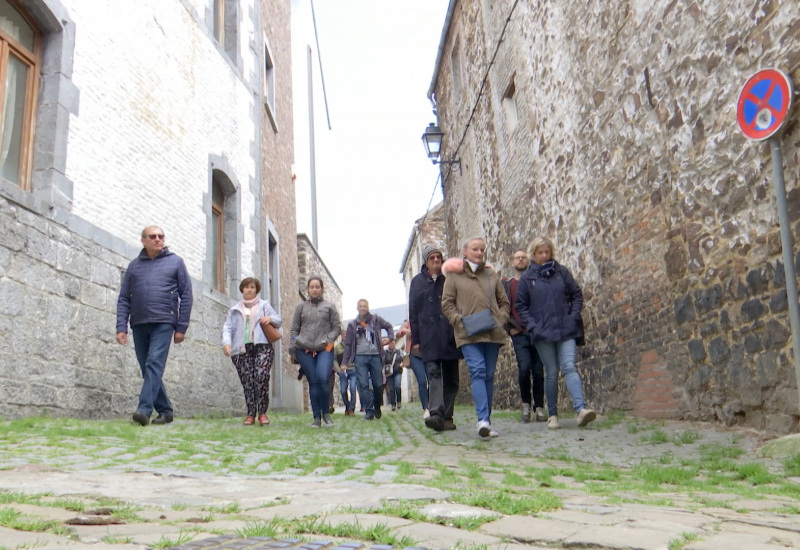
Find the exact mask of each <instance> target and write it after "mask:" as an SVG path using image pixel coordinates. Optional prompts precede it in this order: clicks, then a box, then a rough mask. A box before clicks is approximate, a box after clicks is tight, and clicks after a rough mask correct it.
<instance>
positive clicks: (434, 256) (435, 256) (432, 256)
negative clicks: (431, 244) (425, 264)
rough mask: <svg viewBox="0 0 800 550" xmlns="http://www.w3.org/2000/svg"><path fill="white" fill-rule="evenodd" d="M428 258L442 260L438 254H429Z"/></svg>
mask: <svg viewBox="0 0 800 550" xmlns="http://www.w3.org/2000/svg"><path fill="white" fill-rule="evenodd" d="M428 259H429V260H439V261H440V262H441V261H442V257H441V256H440V255H439V254H431V255H430V256H428Z"/></svg>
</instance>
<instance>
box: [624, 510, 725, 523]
mask: <svg viewBox="0 0 800 550" xmlns="http://www.w3.org/2000/svg"><path fill="white" fill-rule="evenodd" d="M623 515H624V516H625V517H626V518H627V519H629V520H633V521H636V522H656V523H659V522H663V523H665V524H668V525H670V524H672V525H674V524H678V525H685V526H687V527H710V526H711V525H712V524H713V523H714V522H715V521H716V519H715V518H713V517H710V516H707V515H705V514H703V512H702V510H701V511H698V512H692V511H690V510H678V509H670V508H633V509H627V508H626V509H625V511H624V514H623Z"/></svg>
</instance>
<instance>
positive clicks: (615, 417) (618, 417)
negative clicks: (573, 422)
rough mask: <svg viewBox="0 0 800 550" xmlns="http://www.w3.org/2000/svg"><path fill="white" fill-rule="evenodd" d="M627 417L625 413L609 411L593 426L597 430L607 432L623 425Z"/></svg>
mask: <svg viewBox="0 0 800 550" xmlns="http://www.w3.org/2000/svg"><path fill="white" fill-rule="evenodd" d="M626 418H627V417H626V416H625V413H624V412H623V411H620V410H613V411H608V412H606V413H604V414H603V417H602V418H601V419H600V420H598V421H597V422H595V423H594V424H593V426H594V428H595V429H596V430H607V429H609V428H613V427H614V426H616V425H618V424H621V423H622V422H623V421H624V420H625V419H626Z"/></svg>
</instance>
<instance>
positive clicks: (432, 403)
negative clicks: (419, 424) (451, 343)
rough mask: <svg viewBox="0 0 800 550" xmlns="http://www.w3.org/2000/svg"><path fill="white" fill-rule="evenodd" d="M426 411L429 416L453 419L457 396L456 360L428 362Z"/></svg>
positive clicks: (426, 365) (426, 364)
mask: <svg viewBox="0 0 800 550" xmlns="http://www.w3.org/2000/svg"><path fill="white" fill-rule="evenodd" d="M425 367H426V368H427V371H428V410H429V411H430V413H431V415H436V416H441V417H442V418H444V419H445V420H452V419H453V408H454V407H455V404H456V395H457V394H458V359H451V360H449V361H428V362H427V363H425Z"/></svg>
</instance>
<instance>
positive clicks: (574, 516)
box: [540, 510, 625, 525]
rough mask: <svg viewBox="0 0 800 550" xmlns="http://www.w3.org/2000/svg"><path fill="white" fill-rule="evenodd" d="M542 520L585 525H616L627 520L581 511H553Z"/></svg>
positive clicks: (614, 515) (547, 513) (621, 517)
mask: <svg viewBox="0 0 800 550" xmlns="http://www.w3.org/2000/svg"><path fill="white" fill-rule="evenodd" d="M540 516H541V517H542V518H547V519H553V520H558V521H563V522H566V523H574V524H584V525H614V524H615V523H619V522H620V521H625V518H624V517H623V516H621V515H619V514H592V513H589V512H582V511H580V510H552V511H549V512H542V513H541V514H540Z"/></svg>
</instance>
